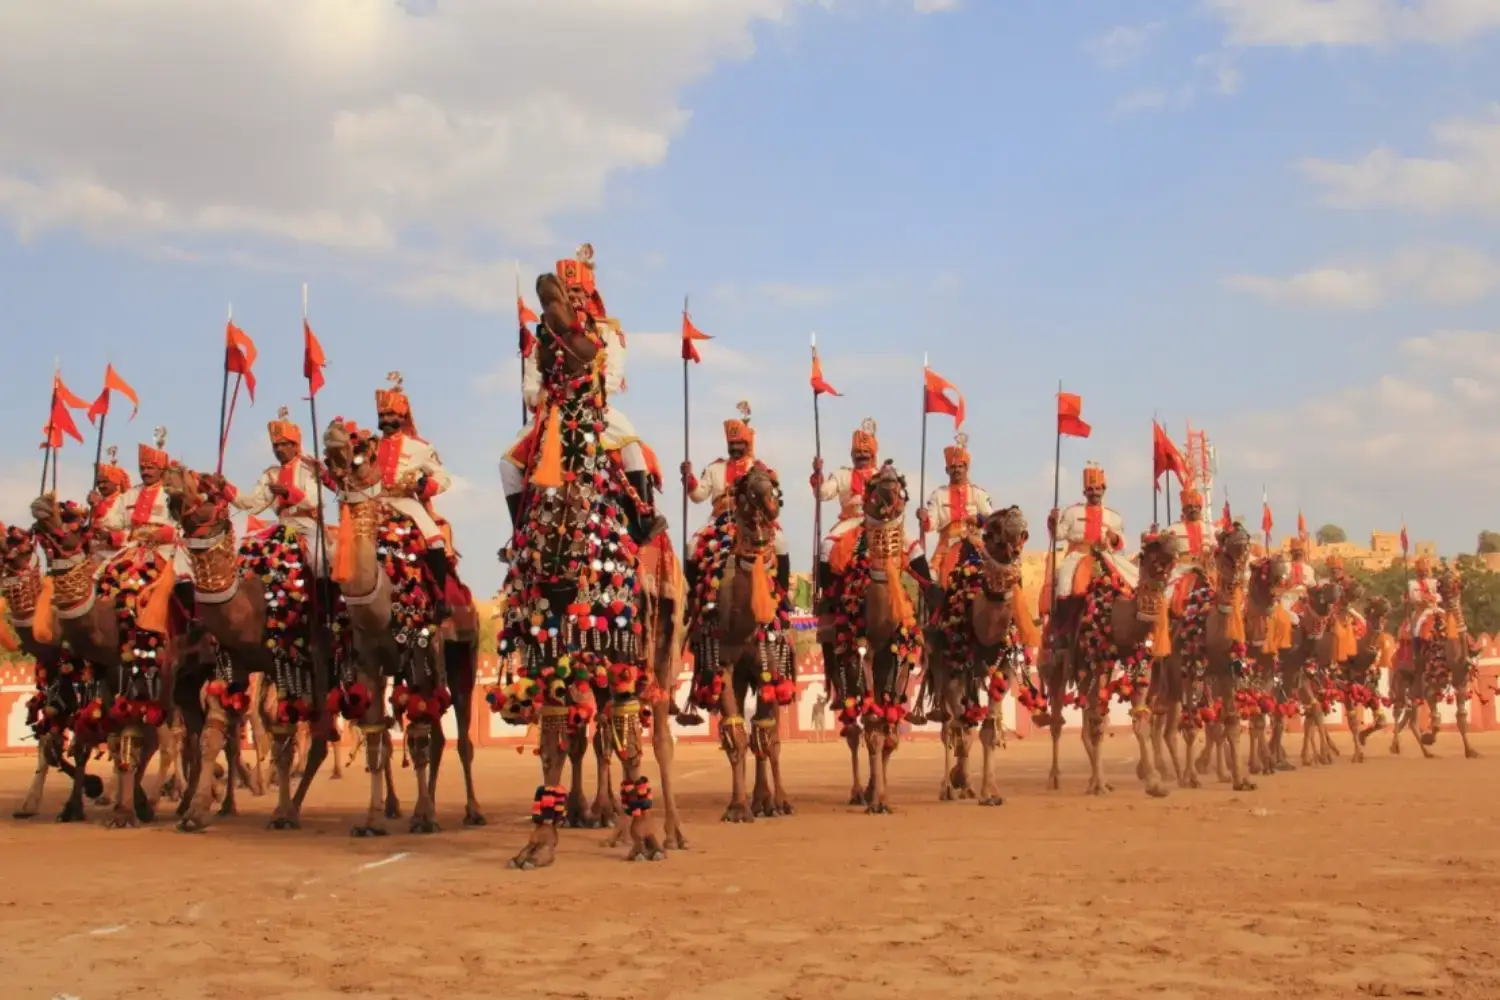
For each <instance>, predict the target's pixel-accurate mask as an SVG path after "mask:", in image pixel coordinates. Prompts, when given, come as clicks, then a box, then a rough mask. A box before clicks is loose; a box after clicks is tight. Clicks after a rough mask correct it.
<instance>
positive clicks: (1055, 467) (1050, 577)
mask: <svg viewBox="0 0 1500 1000" xmlns="http://www.w3.org/2000/svg"><path fill="white" fill-rule="evenodd" d="M1062 388H1063V387H1062V379H1058V380H1057V399H1061V398H1062ZM1053 402H1054V408H1056V407H1055V404H1056V402H1057V400H1054V401H1053ZM1054 420H1056V418H1055V415H1054ZM1056 423H1057V427H1056V428H1055V429H1054V434H1055V437H1054V440H1053V442H1052V516H1051V517H1049V518H1047V587H1050V588H1051V590H1050V591H1049V592H1048V593H1046V594H1043V595H1042V599H1043V600H1044V601H1046V604H1047V615H1048V617H1049V618H1050V617H1051V615H1052V606H1053V605H1054V604H1056V603H1057V514H1058V510H1057V508H1058V506H1059V505H1060V504H1061V503H1062V421H1060V420H1056ZM1049 631H1050V630H1049ZM1043 638H1044V640H1045V636H1044V637H1043Z"/></svg>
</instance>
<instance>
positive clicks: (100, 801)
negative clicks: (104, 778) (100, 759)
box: [94, 782, 114, 806]
mask: <svg viewBox="0 0 1500 1000" xmlns="http://www.w3.org/2000/svg"><path fill="white" fill-rule="evenodd" d="M101 784H102V782H101ZM113 804H114V803H113V801H112V800H111V799H110V797H109V796H108V795H106V794H105V793H104V792H102V791H101V792H100V793H99V794H98V795H95V796H94V805H96V806H108V805H113Z"/></svg>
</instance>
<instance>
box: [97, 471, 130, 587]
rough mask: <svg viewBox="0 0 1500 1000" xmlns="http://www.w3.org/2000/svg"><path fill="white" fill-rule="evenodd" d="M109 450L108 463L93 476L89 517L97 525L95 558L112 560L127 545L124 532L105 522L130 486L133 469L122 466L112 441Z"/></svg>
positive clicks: (106, 560)
mask: <svg viewBox="0 0 1500 1000" xmlns="http://www.w3.org/2000/svg"><path fill="white" fill-rule="evenodd" d="M106 453H107V454H108V455H109V464H108V465H101V466H99V472H98V474H97V475H96V476H95V477H94V491H93V492H92V493H90V494H89V510H90V511H92V516H91V518H90V521H91V523H92V524H93V525H95V530H94V533H93V538H92V539H91V540H90V542H89V552H90V553H91V554H92V555H94V556H95V557H96V558H98V559H101V560H103V561H104V562H109V561H110V560H112V559H114V557H115V556H117V555H119V554H120V549H121V548H123V547H124V545H125V532H124V531H110V530H107V529H106V528H104V524H105V523H106V522H107V521H108V520H109V518H110V514H111V512H112V511H113V510H114V509H115V508H116V507H118V506H119V505H120V498H121V497H123V496H124V495H125V491H126V490H128V489H130V473H129V472H127V471H126V470H125V469H122V468H120V463H119V461H118V460H117V459H116V456H117V455H118V454H119V451H118V449H116V448H115V446H114V445H110V446H109V448H108V449H106Z"/></svg>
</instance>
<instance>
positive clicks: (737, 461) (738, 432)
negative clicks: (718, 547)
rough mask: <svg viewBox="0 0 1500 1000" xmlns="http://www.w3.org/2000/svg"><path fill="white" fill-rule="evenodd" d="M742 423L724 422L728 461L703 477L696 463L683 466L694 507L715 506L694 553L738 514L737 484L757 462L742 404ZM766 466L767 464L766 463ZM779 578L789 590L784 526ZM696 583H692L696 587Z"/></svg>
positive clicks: (752, 433) (715, 465)
mask: <svg viewBox="0 0 1500 1000" xmlns="http://www.w3.org/2000/svg"><path fill="white" fill-rule="evenodd" d="M738 409H739V413H740V416H739V419H734V418H730V419H728V420H726V421H724V445H725V447H726V448H727V449H728V451H729V457H728V458H720V459H716V460H714V461H712V462H710V463H709V464H708V466H707V467H706V468H704V470H703V475H702V476H701V477H700V476H695V475H693V463H691V462H683V463H682V484H683V488H684V489H686V490H687V494H688V498H689V499H690V500H692V501H693V503H705V502H706V503H708V504H710V505H711V510H712V511H713V516H712V517H710V518H709V521H708V523H707V524H705V525H704V526H703V527H702V528H700V529H699V530H698V533H697V535H695V536H694V538H693V545H692V548H691V550H690V551H694V552H696V551H697V549H698V543H699V539H701V538H702V537H703V536H704V535H707V534H709V533H710V532H712V531H714V530H716V528H717V526H718V525H719V524H720V523H721V521H723V519H724V518H725V517H726V515H730V516H732V514H733V511H734V484H735V483H737V482H739V479H740V477H741V476H743V475H744V474H745V473H746V472H748V471H749V470H750V469H751V468H752V467H754V465H755V464H756V462H757V459H756V457H755V431H754V430H752V429H751V427H750V404H749V403H746V402H741V403H740V404H739V407H738ZM762 464H764V463H762ZM775 545H776V576H777V579H778V581H779V582H780V584H781V587H782V589H783V590H784V589H786V587H787V586H788V584H789V583H790V580H791V572H792V564H791V559H790V557H789V556H788V555H787V551H786V535H784V534H783V533H782V531H781V525H780V524H778V525H777V526H776V534H775ZM689 562H690V565H689V567H688V574H689V576H692V575H694V574H695V572H696V569H697V567H696V566H695V565H692V564H691V560H690V561H689ZM692 582H693V581H691V580H690V581H689V583H692Z"/></svg>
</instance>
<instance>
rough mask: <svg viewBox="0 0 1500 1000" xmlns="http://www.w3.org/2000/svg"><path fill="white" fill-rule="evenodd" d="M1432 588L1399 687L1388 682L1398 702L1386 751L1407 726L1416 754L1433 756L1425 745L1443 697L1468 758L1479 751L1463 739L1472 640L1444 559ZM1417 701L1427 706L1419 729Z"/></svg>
mask: <svg viewBox="0 0 1500 1000" xmlns="http://www.w3.org/2000/svg"><path fill="white" fill-rule="evenodd" d="M1437 591H1438V596H1439V597H1440V598H1441V606H1440V608H1439V610H1438V611H1437V612H1435V613H1434V614H1433V615H1432V624H1431V629H1430V632H1429V637H1428V638H1425V639H1424V638H1422V637H1421V636H1418V637H1417V638H1416V639H1415V640H1412V641H1411V642H1410V645H1409V647H1408V649H1409V653H1408V655H1407V657H1405V658H1404V659H1406V660H1407V662H1406V663H1405V664H1403V666H1405V667H1406V669H1407V671H1408V672H1407V674H1406V675H1405V677H1404V678H1402V683H1401V685H1400V690H1399V692H1398V691H1397V690H1396V685H1395V684H1393V685H1392V687H1393V690H1392V695H1393V698H1392V701H1393V702H1395V701H1396V700H1397V696H1399V702H1398V703H1397V705H1396V707H1395V712H1396V726H1395V731H1394V733H1393V734H1392V741H1391V752H1392V753H1400V752H1401V743H1400V740H1401V731H1402V730H1403V729H1406V728H1408V727H1409V728H1410V729H1411V731H1412V733H1413V734H1414V735H1417V737H1418V739H1417V743H1418V746H1420V747H1421V748H1422V755H1423V756H1424V757H1431V756H1433V754H1432V752H1431V751H1430V750H1429V749H1428V748H1429V747H1431V746H1432V745H1433V744H1434V743H1436V742H1437V738H1438V730H1439V728H1440V726H1441V720H1440V718H1439V710H1440V706H1441V705H1443V704H1444V703H1445V702H1446V703H1449V704H1452V705H1453V710H1454V723H1455V726H1456V728H1457V729H1458V737H1459V740H1460V741H1461V742H1462V743H1463V748H1464V756H1465V757H1467V758H1469V759H1471V760H1472V759H1475V758H1477V757H1478V756H1479V751H1478V750H1475V749H1474V747H1473V745H1472V744H1471V743H1470V742H1469V702H1470V699H1471V697H1472V692H1471V690H1470V687H1471V685H1472V684H1473V682H1474V680H1475V679H1476V678H1477V673H1478V671H1477V670H1476V669H1475V667H1474V641H1473V639H1472V637H1471V636H1470V635H1469V626H1468V623H1467V622H1466V621H1465V620H1464V608H1463V577H1462V576H1461V575H1460V573H1459V572H1458V569H1457V568H1456V567H1452V566H1448V565H1444V566H1443V567H1442V568H1441V569H1440V570H1439V572H1438V574H1437ZM1403 652H1407V650H1403ZM1397 673H1398V674H1399V673H1400V670H1398V671H1397ZM1421 705H1425V706H1426V707H1427V731H1426V732H1424V733H1419V732H1418V728H1417V727H1418V711H1417V710H1418V708H1419V707H1420V706H1421Z"/></svg>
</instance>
